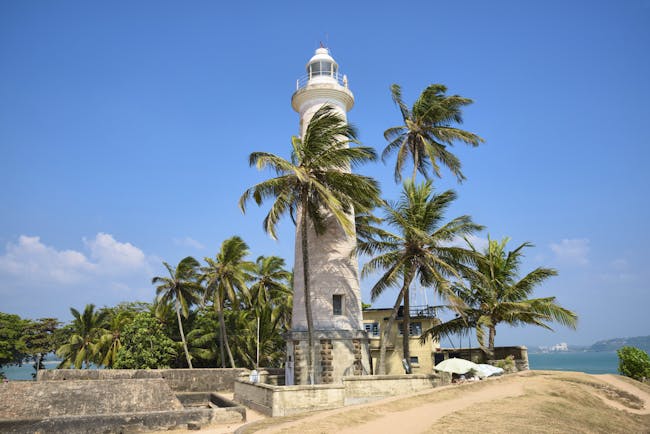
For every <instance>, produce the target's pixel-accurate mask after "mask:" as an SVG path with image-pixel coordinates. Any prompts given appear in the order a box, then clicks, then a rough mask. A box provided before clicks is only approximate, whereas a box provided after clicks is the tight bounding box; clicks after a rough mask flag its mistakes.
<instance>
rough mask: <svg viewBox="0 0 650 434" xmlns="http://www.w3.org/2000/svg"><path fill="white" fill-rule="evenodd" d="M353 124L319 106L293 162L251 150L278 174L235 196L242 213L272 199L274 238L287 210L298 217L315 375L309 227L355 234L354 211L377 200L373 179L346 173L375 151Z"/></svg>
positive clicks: (256, 161)
mask: <svg viewBox="0 0 650 434" xmlns="http://www.w3.org/2000/svg"><path fill="white" fill-rule="evenodd" d="M356 137H357V134H356V130H355V128H354V127H352V126H351V125H349V124H347V123H346V122H345V120H344V119H343V118H342V117H341V116H340V115H339V114H338V113H337V112H336V111H335V110H334V109H333V108H332V107H331V106H329V105H323V106H322V107H321V108H319V109H318V110H317V111H316V113H315V114H314V116H313V117H312V118H311V120H310V122H309V124H308V125H307V128H306V130H305V134H304V136H303V137H302V138H300V137H295V136H294V137H292V138H291V145H292V149H293V151H292V154H291V161H288V160H285V159H284V158H281V157H278V156H276V155H273V154H270V153H266V152H254V153H252V154H251V155H250V161H249V162H250V165H251V166H253V165H254V166H256V167H257V168H258V169H260V170H261V169H264V168H267V167H268V168H271V169H272V170H274V171H275V172H276V174H277V175H278V176H277V177H275V178H272V179H269V180H266V181H263V182H261V183H259V184H257V185H255V186H253V187H251V188H249V189H248V190H246V191H245V192H244V194H243V195H242V197H241V199H240V200H239V206H240V208H241V209H242V212H245V210H246V203H247V202H248V201H249V200H250V199H253V200H254V201H255V202H256V203H257V204H258V205H261V204H262V202H263V201H264V200H265V199H272V200H273V205H271V210H270V211H269V213H268V214H267V216H266V218H265V219H264V229H265V230H266V232H267V233H269V234H270V235H271V237H272V238H276V226H277V223H278V221H279V220H280V218H281V217H282V216H283V215H285V214H286V213H289V214H290V215H291V216H292V219H293V217H294V216H298V219H297V222H296V225H297V231H299V233H300V238H301V251H302V265H303V267H302V268H303V273H302V274H303V275H302V276H300V278H301V279H302V280H303V285H304V291H305V315H306V319H307V335H308V346H309V351H308V353H307V371H308V377H309V381H310V382H313V380H314V360H315V353H314V351H315V349H314V336H313V328H314V327H313V319H312V311H311V292H310V283H309V282H310V274H309V271H310V269H309V247H310V246H309V242H308V226H312V227H313V229H314V231H315V233H316V235H322V234H323V233H325V231H326V229H327V224H326V220H327V221H332V220H333V221H334V223H335V224H338V225H340V227H342V228H343V230H344V231H345V233H346V234H347V235H349V236H354V223H353V219H352V217H351V216H353V215H354V212H355V211H356V212H364V211H367V210H370V209H372V208H373V207H374V205H375V204H376V203H377V202H378V201H379V187H378V184H377V182H376V181H375V180H374V179H372V178H369V177H365V176H361V175H358V174H353V173H350V169H351V168H354V167H356V166H358V165H360V164H362V163H365V162H368V161H374V160H375V159H376V154H375V151H374V150H373V149H372V148H370V147H366V146H352V147H351V146H350V143H357V138H356Z"/></svg>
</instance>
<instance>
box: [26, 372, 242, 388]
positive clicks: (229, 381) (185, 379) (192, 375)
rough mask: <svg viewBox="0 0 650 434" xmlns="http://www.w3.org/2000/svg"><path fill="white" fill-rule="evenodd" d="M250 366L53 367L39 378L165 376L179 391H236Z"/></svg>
mask: <svg viewBox="0 0 650 434" xmlns="http://www.w3.org/2000/svg"><path fill="white" fill-rule="evenodd" d="M248 372H249V371H248V369H243V368H235V369H233V368H227V369H212V368H210V369H51V370H42V371H40V372H39V373H38V381H46V380H50V381H62V380H123V379H142V378H162V379H164V380H165V381H166V382H167V384H168V385H169V387H170V388H171V389H172V390H173V391H176V392H215V391H224V390H233V388H234V386H233V385H234V382H235V379H237V378H238V377H239V376H241V375H246V374H248Z"/></svg>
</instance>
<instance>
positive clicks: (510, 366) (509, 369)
mask: <svg viewBox="0 0 650 434" xmlns="http://www.w3.org/2000/svg"><path fill="white" fill-rule="evenodd" d="M494 366H496V367H497V368H501V369H503V370H504V371H505V373H506V374H510V373H513V372H517V367H516V365H515V356H513V355H510V356H507V357H506V358H505V359H501V360H497V361H496V362H494Z"/></svg>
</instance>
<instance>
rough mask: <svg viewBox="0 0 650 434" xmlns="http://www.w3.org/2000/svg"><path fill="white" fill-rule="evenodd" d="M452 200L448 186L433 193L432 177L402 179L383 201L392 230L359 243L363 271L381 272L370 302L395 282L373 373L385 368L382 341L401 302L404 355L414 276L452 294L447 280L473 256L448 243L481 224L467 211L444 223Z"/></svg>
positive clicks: (459, 274) (457, 276)
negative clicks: (397, 193) (394, 196)
mask: <svg viewBox="0 0 650 434" xmlns="http://www.w3.org/2000/svg"><path fill="white" fill-rule="evenodd" d="M455 199H456V194H455V193H454V192H453V191H451V190H449V191H446V192H444V193H441V194H434V193H433V191H432V187H431V182H426V183H423V184H420V185H415V184H414V183H413V181H412V180H409V181H406V182H405V183H404V191H403V192H402V196H401V198H400V200H399V201H398V202H397V203H386V205H384V212H385V214H386V217H385V220H384V221H385V222H386V223H387V224H388V225H389V226H390V227H391V228H393V229H395V230H396V231H395V232H393V233H391V232H388V231H385V232H384V233H383V234H382V236H381V237H379V238H372V239H367V240H365V241H363V242H361V243H359V246H358V248H359V251H360V252H362V253H364V254H366V255H368V256H373V255H376V256H375V257H374V258H372V259H371V260H370V261H369V262H367V263H366V264H365V265H364V267H363V271H362V272H363V275H364V276H368V275H369V274H373V273H375V272H377V271H383V274H382V275H381V277H380V278H379V280H378V281H377V283H376V284H375V285H374V286H373V287H372V290H371V298H372V300H373V301H374V300H375V299H376V298H377V297H379V295H381V294H382V293H383V292H384V291H385V290H386V289H387V288H390V287H396V286H400V290H399V293H398V295H397V298H396V301H395V304H394V306H393V310H392V312H391V315H390V317H389V320H388V323H387V325H386V327H385V329H384V330H383V333H382V337H381V345H380V352H379V369H378V373H379V374H380V375H381V374H385V373H386V363H385V359H386V346H387V344H388V337H389V335H390V331H391V329H392V326H393V323H394V322H395V319H396V318H397V314H398V311H399V307H400V305H401V304H402V302H403V303H404V307H403V323H402V335H403V348H404V359H405V360H406V361H407V362H408V360H410V359H409V323H410V305H409V298H410V290H409V288H410V285H411V283H412V282H413V281H414V280H415V279H416V278H417V279H418V280H419V281H420V283H421V284H422V285H423V286H431V287H433V288H434V290H436V291H437V292H438V294H439V295H440V296H441V297H443V298H448V299H453V293H452V292H451V283H450V279H452V278H453V279H460V278H461V277H462V269H463V268H464V267H466V266H468V264H471V263H472V261H473V254H472V252H471V251H470V250H467V249H464V248H461V247H456V246H453V245H451V244H450V243H451V242H452V241H453V240H454V239H455V238H457V237H459V236H464V235H469V234H472V233H474V232H476V231H479V230H481V229H482V226H480V225H478V224H476V223H474V222H472V219H471V217H469V216H466V215H465V216H460V217H456V218H454V219H453V220H451V221H449V222H447V223H444V221H443V219H444V213H445V211H446V209H447V208H448V207H449V205H450V204H451V203H452V202H453V201H454V200H455Z"/></svg>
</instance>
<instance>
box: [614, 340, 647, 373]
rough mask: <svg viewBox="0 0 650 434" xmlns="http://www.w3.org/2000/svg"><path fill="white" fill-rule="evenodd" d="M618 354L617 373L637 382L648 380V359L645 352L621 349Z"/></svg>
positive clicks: (628, 348)
mask: <svg viewBox="0 0 650 434" xmlns="http://www.w3.org/2000/svg"><path fill="white" fill-rule="evenodd" d="M616 353H617V354H618V372H620V373H621V375H625V376H626V377H630V378H634V379H635V380H638V381H646V380H647V379H648V378H650V357H648V353H646V352H645V351H643V350H641V349H639V348H635V347H623V348H621V349H620V350H618V351H617V352H616Z"/></svg>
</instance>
